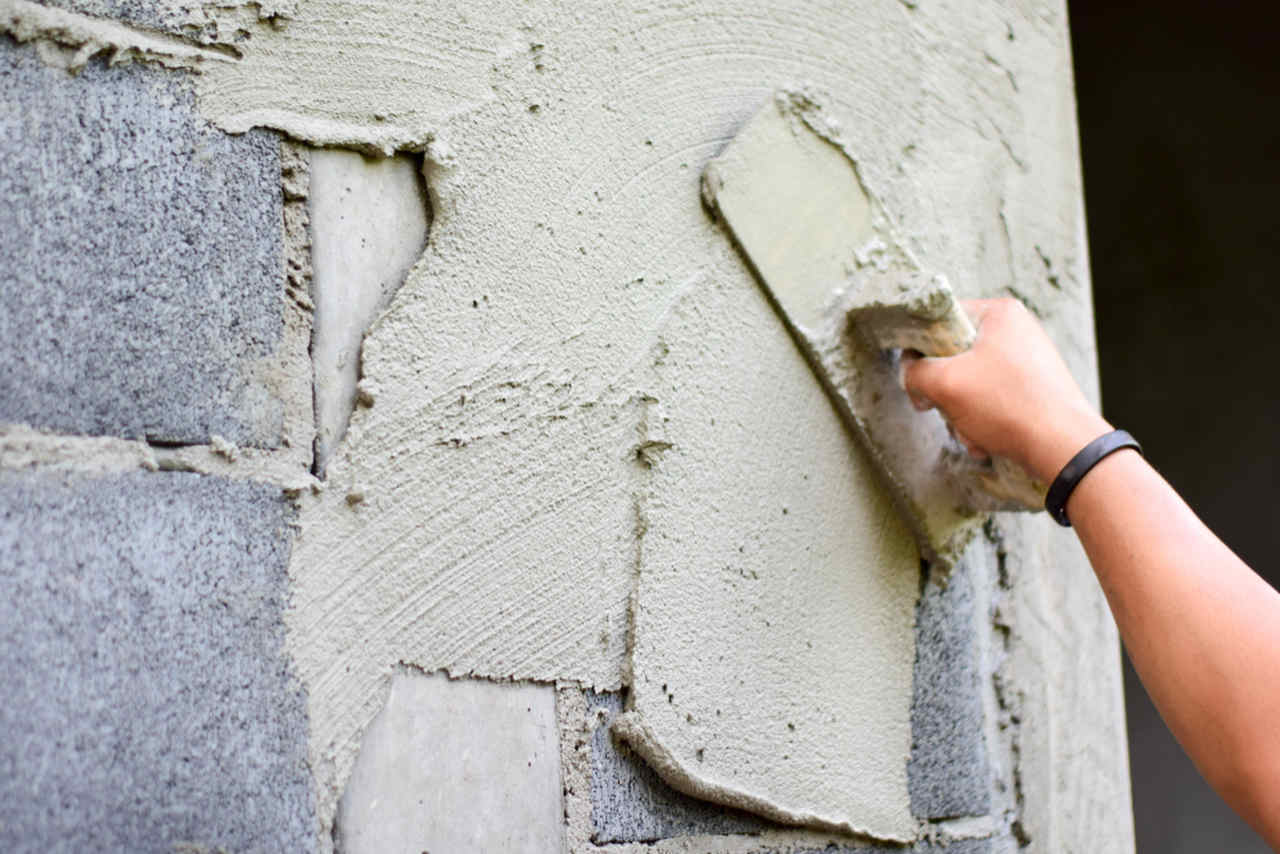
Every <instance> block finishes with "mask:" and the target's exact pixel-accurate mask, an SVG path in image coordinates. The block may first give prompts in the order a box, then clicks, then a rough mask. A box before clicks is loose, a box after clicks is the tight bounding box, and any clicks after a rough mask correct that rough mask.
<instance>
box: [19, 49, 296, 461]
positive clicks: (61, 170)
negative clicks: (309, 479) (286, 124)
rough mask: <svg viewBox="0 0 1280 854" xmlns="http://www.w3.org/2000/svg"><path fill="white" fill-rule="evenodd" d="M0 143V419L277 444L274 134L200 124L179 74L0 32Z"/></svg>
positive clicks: (279, 266) (281, 321) (279, 304)
mask: <svg viewBox="0 0 1280 854" xmlns="http://www.w3.org/2000/svg"><path fill="white" fill-rule="evenodd" d="M0 151H2V155H3V156H0V196H2V197H3V198H5V199H10V200H15V199H17V200H22V202H21V203H20V204H7V205H4V206H3V208H0V232H3V233H4V235H5V240H4V241H3V243H0V360H2V361H3V362H4V364H5V370H4V371H3V372H0V421H9V422H19V423H26V424H29V425H31V426H33V427H36V428H40V429H45V430H50V431H55V432H63V433H81V434H89V435H109V436H120V437H126V438H146V439H151V440H155V441H159V442H164V443H205V442H208V441H209V440H210V437H211V436H213V435H215V434H216V435H221V436H224V437H226V438H227V439H228V440H231V441H234V442H236V443H237V444H240V445H243V446H255V447H276V446H277V445H279V444H280V442H281V438H282V435H283V434H284V431H285V422H286V417H287V416H286V412H285V410H286V407H287V403H286V401H287V400H289V399H290V398H289V393H288V392H287V391H285V389H286V387H288V386H289V385H290V378H288V377H281V376H279V374H280V371H279V370H277V368H278V366H279V365H278V363H279V362H280V360H281V358H282V357H281V355H280V354H281V350H282V347H283V346H284V342H285V341H286V340H287V337H286V335H285V301H284V297H283V276H284V270H283V260H282V250H281V242H282V227H281V191H280V142H279V138H278V137H277V136H276V135H275V134H272V133H268V132H264V131H252V132H250V133H247V134H245V135H243V136H234V137H233V136H229V135H227V134H225V133H223V132H222V131H220V130H218V129H217V128H215V127H213V126H212V125H210V124H208V122H206V121H205V120H204V119H203V118H201V117H200V116H199V115H197V113H196V111H195V105H194V98H193V95H192V92H191V82H190V80H189V79H188V78H187V77H186V76H185V75H182V74H173V73H168V72H163V71H156V70H151V69H146V68H142V67H138V66H126V67H119V68H107V67H105V66H104V65H102V64H100V63H96V62H95V63H91V64H90V65H89V66H88V67H87V68H85V69H84V71H83V72H81V73H80V74H79V75H77V76H73V75H71V74H68V73H67V72H65V71H63V70H60V69H57V68H51V67H49V66H46V65H44V64H43V63H42V62H41V61H40V60H39V59H38V58H37V57H36V55H35V52H34V50H33V49H32V48H29V47H17V46H14V44H13V43H12V42H0Z"/></svg>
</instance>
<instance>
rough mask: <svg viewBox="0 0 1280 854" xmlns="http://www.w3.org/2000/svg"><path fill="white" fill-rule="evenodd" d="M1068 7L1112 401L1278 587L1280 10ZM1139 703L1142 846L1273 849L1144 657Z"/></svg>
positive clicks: (1171, 850) (1135, 709) (1136, 739)
mask: <svg viewBox="0 0 1280 854" xmlns="http://www.w3.org/2000/svg"><path fill="white" fill-rule="evenodd" d="M1070 13H1071V29H1072V46H1073V51H1074V54H1075V72H1076V86H1077V97H1078V101H1079V115H1080V135H1081V142H1082V147H1083V156H1084V185H1085V202H1086V210H1087V215H1088V220H1089V242H1090V256H1091V260H1092V266H1093V287H1094V299H1095V303H1096V312H1097V325H1098V347H1099V354H1100V361H1101V372H1102V400H1103V408H1104V410H1105V413H1106V415H1107V417H1108V418H1109V419H1110V420H1111V421H1112V422H1113V423H1114V424H1115V425H1116V426H1118V427H1124V428H1125V429H1127V430H1129V431H1130V432H1132V433H1133V434H1134V435H1135V436H1136V437H1138V439H1139V441H1141V442H1142V443H1143V445H1144V447H1145V450H1146V453H1147V457H1148V459H1150V460H1151V462H1152V463H1153V464H1154V465H1155V466H1156V468H1158V469H1159V470H1160V471H1161V472H1162V473H1163V474H1164V476H1165V477H1166V478H1168V479H1169V481H1170V482H1171V483H1172V484H1173V485H1174V487H1175V488H1177V489H1178V491H1179V492H1181V493H1182V495H1183V497H1184V498H1186V499H1187V501H1188V502H1189V503H1190V504H1191V506H1192V507H1193V508H1194V509H1195V510H1196V512H1197V513H1199V514H1200V516H1201V518H1203V519H1204V520H1205V521H1206V522H1207V523H1208V524H1209V526H1210V527H1211V528H1213V530H1214V531H1216V532H1217V533H1218V535H1219V536H1221V537H1222V539H1223V540H1225V541H1226V543H1227V545H1229V546H1230V547H1231V548H1232V549H1234V550H1235V552H1236V553H1237V554H1239V555H1240V556H1241V557H1242V558H1243V559H1244V560H1245V561H1246V562H1248V563H1249V565H1250V566H1252V567H1254V568H1255V569H1256V570H1258V571H1259V572H1260V573H1261V574H1262V575H1263V576H1265V577H1266V578H1267V579H1268V580H1269V581H1270V582H1271V583H1272V584H1273V585H1277V586H1280V584H1278V582H1280V562H1277V560H1276V557H1275V556H1276V555H1277V553H1280V512H1278V510H1280V498H1278V496H1277V488H1278V487H1280V380H1277V378H1276V376H1277V375H1276V370H1277V368H1280V355H1278V349H1280V348H1278V345H1280V275H1278V271H1280V241H1277V240H1276V237H1275V232H1276V226H1277V221H1278V220H1280V162H1278V161H1280V121H1278V117H1280V59H1277V56H1280V12H1277V11H1276V9H1275V7H1272V6H1263V5H1261V4H1257V3H1225V4H1223V3H1216V4H1215V3H1203V2H1196V3H1191V2H1184V1H1183V0H1164V2H1151V0H1144V2H1134V3H1123V2H1122V3H1111V2H1106V0H1092V2H1072V3H1070ZM1272 678H1274V675H1273V677H1272ZM1125 697H1126V703H1127V706H1128V716H1129V749H1130V762H1131V765H1132V773H1133V801H1134V803H1133V806H1134V816H1135V823H1136V826H1137V833H1138V851H1139V854H1155V853H1156V852H1161V854H1164V853H1165V852H1168V854H1182V852H1197V854H1200V852H1206V851H1213V852H1250V854H1251V852H1260V854H1266V852H1267V851H1268V850H1269V849H1268V848H1267V847H1266V846H1265V845H1264V844H1263V842H1262V840H1261V839H1260V838H1259V837H1258V836H1256V835H1255V834H1253V833H1252V831H1250V830H1249V828H1248V827H1247V826H1246V825H1245V824H1244V823H1243V822H1242V821H1241V820H1240V819H1238V818H1236V817H1235V815H1234V814H1233V813H1232V812H1231V810H1230V809H1229V808H1228V807H1227V806H1226V805H1225V804H1224V803H1223V802H1222V801H1221V800H1220V799H1219V798H1218V797H1217V795H1215V794H1214V793H1213V792H1212V790H1210V789H1209V787H1208V786H1207V785H1206V784H1205V783H1204V782H1202V781H1201V779H1200V777H1199V775H1198V774H1197V773H1196V771H1195V768H1194V767H1193V766H1192V764H1191V762H1190V761H1189V760H1188V759H1187V758H1186V757H1185V756H1184V755H1183V753H1182V751H1181V749H1180V748H1179V747H1178V745H1177V743H1176V742H1175V741H1174V740H1173V737H1172V736H1171V735H1169V733H1168V731H1167V730H1166V729H1165V727H1164V724H1163V723H1162V722H1161V721H1160V718H1159V716H1158V715H1157V714H1156V712H1155V710H1154V708H1153V707H1152V706H1151V702H1150V700H1149V699H1147V696H1146V694H1145V693H1144V692H1143V690H1142V686H1141V685H1140V684H1139V682H1138V680H1137V678H1136V677H1135V676H1134V674H1133V671H1132V669H1130V668H1129V667H1128V662H1127V661H1126V672H1125ZM1276 725H1277V726H1280V721H1277V724H1276Z"/></svg>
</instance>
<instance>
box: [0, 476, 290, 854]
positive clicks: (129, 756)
mask: <svg viewBox="0 0 1280 854" xmlns="http://www.w3.org/2000/svg"><path fill="white" fill-rule="evenodd" d="M291 514H292V510H291V508H290V507H289V506H288V504H287V503H286V502H285V501H284V500H283V499H282V497H281V495H280V493H279V490H278V489H276V488H273V487H269V486H264V485H259V484H253V483H249V482H244V481H227V480H221V479H217V478H212V477H204V476H200V475H195V474H178V473H174V474H163V473H137V474H133V473H130V474H123V475H111V476H103V477H99V478H90V477H83V476H78V477H72V476H65V475H58V474H47V473H30V472H23V473H17V472H9V473H0V680H3V684H4V686H5V697H4V702H3V703H0V733H4V738H3V739H0V850H3V851H6V852H60V851H68V852H70V851H131V852H165V854H171V852H173V851H175V850H183V849H181V848H180V847H179V846H181V845H183V844H189V845H191V846H203V848H193V849H192V850H202V851H204V850H207V851H215V850H220V848H221V849H225V850H227V851H236V852H251V851H254V852H256V851H309V850H313V849H314V847H315V846H314V833H313V826H314V822H315V816H314V804H313V796H312V791H311V783H310V776H309V771H308V766H307V717H306V707H305V704H304V697H303V695H302V692H301V689H300V687H299V685H298V683H297V681H296V679H295V678H294V676H293V675H292V673H291V670H290V666H289V664H288V663H287V661H286V659H285V657H284V653H283V643H284V625H283V622H282V619H281V614H282V611H283V609H284V607H285V604H286V600H287V574H286V572H287V563H288V559H289V550H290V532H289V524H290V521H291Z"/></svg>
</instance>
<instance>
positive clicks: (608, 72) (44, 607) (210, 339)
mask: <svg viewBox="0 0 1280 854" xmlns="http://www.w3.org/2000/svg"><path fill="white" fill-rule="evenodd" d="M0 24H3V28H4V29H5V31H6V32H7V33H8V35H6V36H4V37H3V38H4V41H3V42H2V43H0V79H2V80H3V83H4V85H3V86H2V87H0V99H2V100H3V105H4V109H3V110H0V153H2V154H3V156H2V157H0V188H2V189H3V190H4V191H5V195H6V197H7V198H10V199H15V200H18V202H19V203H17V204H12V205H10V206H9V207H8V208H6V209H5V211H4V212H3V213H0V222H3V224H4V230H5V234H6V237H7V238H8V239H7V240H6V242H5V245H4V248H3V249H0V252H3V253H4V260H5V262H6V263H5V264H4V265H3V273H2V274H0V275H2V278H0V282H3V286H2V287H0V308H3V311H2V312H0V332H2V333H3V334H2V335H0V349H2V350H3V352H4V355H5V361H6V364H7V365H9V366H10V369H9V370H8V371H6V372H5V373H4V374H3V375H0V392H2V393H0V425H2V426H0V555H2V556H3V560H0V585H2V586H3V587H4V590H5V592H6V594H7V595H6V596H4V597H3V599H4V601H5V602H6V603H7V604H6V605H5V606H4V607H5V608H7V614H6V617H5V619H4V620H3V621H2V625H3V627H4V628H3V635H0V672H2V673H4V675H5V678H6V680H7V681H8V683H9V684H11V685H16V686H18V687H17V690H16V692H15V693H14V700H13V701H12V702H11V703H10V704H8V705H7V706H6V709H5V711H4V712H3V713H0V714H3V715H4V718H3V720H4V731H5V732H6V733H9V734H12V735H13V736H14V737H12V738H9V739H6V740H5V742H4V746H3V747H0V769H2V770H4V771H5V772H6V773H5V774H4V777H5V779H6V780H8V781H9V782H8V783H7V784H5V785H7V787H8V788H7V789H6V791H5V795H6V797H5V798H4V799H3V801H2V804H3V805H2V806H0V842H2V843H3V847H4V848H5V849H6V850H15V851H24V850H30V851H37V850H38V851H50V850H79V849H82V848H85V847H102V848H107V849H112V848H127V849H129V850H139V851H149V850H154V851H173V850H187V851H197V850H199V851H213V850H228V851H273V850H316V851H332V850H338V851H350V852H354V851H365V850H369V851H399V850H403V851H422V850H430V851H433V852H435V851H555V850H565V851H571V852H587V851H591V852H626V851H641V850H643V851H649V852H661V851H708V852H710V851H724V852H742V854H746V852H761V854H763V852H784V851H790V852H799V851H817V850H839V851H852V850H903V849H904V848H906V849H909V850H916V851H920V852H943V851H946V852H952V854H964V853H965V852H1003V851H1013V850H1018V849H1021V848H1029V849H1031V850H1033V851H1043V852H1060V851H1091V852H1092V851H1107V852H1109V851H1120V852H1123V851H1130V850H1132V847H1133V840H1132V826H1131V824H1132V823H1131V818H1130V807H1129V795H1128V771H1127V763H1126V754H1125V746H1124V738H1123V736H1124V727H1123V706H1122V700H1121V683H1120V671H1119V659H1118V648H1117V641H1116V637H1115V631H1114V627H1113V626H1112V624H1111V621H1110V618H1109V616H1108V614H1107V611H1106V608H1105V604H1104V603H1103V601H1102V598H1101V596H1100V593H1099V591H1098V590H1097V588H1096V585H1095V584H1094V582H1093V580H1092V576H1091V574H1090V572H1089V570H1088V567H1087V565H1086V563H1085V561H1084V558H1083V555H1082V553H1081V552H1080V550H1079V547H1078V545H1077V544H1076V543H1075V541H1074V539H1073V538H1072V537H1071V535H1070V534H1069V533H1067V532H1063V531H1060V530H1058V529H1057V528H1056V527H1055V526H1053V525H1052V524H1051V523H1050V522H1049V520H1047V519H1046V518H1044V517H1043V516H1042V515H1040V516H1014V515H1001V516H998V517H996V518H993V519H992V520H991V521H990V522H989V523H988V524H987V525H986V526H985V527H984V528H983V529H982V534H981V536H979V537H978V538H977V539H975V540H974V541H973V542H972V543H971V544H970V546H969V548H968V551H967V552H965V556H964V558H963V560H962V561H960V564H959V565H958V566H957V567H956V568H955V569H954V570H953V571H952V572H951V573H950V574H949V575H945V574H943V573H942V572H940V571H938V570H937V569H936V568H934V569H930V568H929V567H927V566H921V564H920V561H919V559H918V555H917V554H916V553H915V552H914V551H913V550H912V548H911V545H910V543H911V541H910V538H909V536H908V534H907V533H906V530H905V528H904V526H903V525H902V523H901V522H900V521H899V520H898V519H897V518H896V517H895V515H894V514H893V512H892V510H891V509H890V508H889V505H888V503H887V501H886V499H885V497H884V495H883V493H882V492H880V490H879V487H878V486H877V483H876V481H875V479H874V474H873V472H872V471H871V468H870V466H869V464H868V462H867V461H866V459H865V458H864V457H863V456H862V455H861V452H860V451H859V449H858V448H857V446H856V444H855V443H854V442H853V440H852V439H851V438H850V437H849V436H848V435H847V434H846V433H845V432H844V431H843V427H842V425H841V424H840V423H839V421H838V419H837V418H836V417H835V416H834V414H833V413H832V411H831V409H830V405H829V403H828V401H827V400H826V399H825V397H824V396H823V393H822V391H821V389H820V388H819V387H818V385H817V383H816V381H815V380H814V379H813V377H812V375H811V374H810V373H809V372H808V368H807V366H806V365H805V363H804V361H803V360H802V359H801V358H800V355H799V353H798V352H797V351H796V350H795V348H794V345H793V344H792V342H791V340H790V339H789V338H788V336H787V335H786V333H785V331H784V330H783V329H782V327H781V325H780V324H779V323H778V320H777V317H776V315H775V314H774V313H773V310H772V309H771V307H770V306H769V304H768V302H767V300H766V299H765V298H764V296H763V294H762V292H761V291H760V289H759V287H758V285H757V284H756V283H755V282H754V281H753V279H752V277H751V275H750V273H749V272H748V270H747V268H746V266H745V265H744V263H743V261H742V259H741V258H740V257H739V256H738V255H737V254H736V252H735V251H734V250H733V248H732V246H731V245H730V243H729V241H728V240H727V238H726V236H725V234H724V232H723V230H722V229H721V228H720V227H719V226H718V225H717V224H716V223H715V222H714V221H712V220H711V219H710V218H709V217H708V216H707V214H706V212H705V211H704V210H703V209H702V207H701V204H700V202H699V198H698V176H699V174H700V172H701V167H702V164H703V163H705V162H706V160H707V159H708V158H710V157H712V156H714V155H715V154H716V153H717V151H719V149H720V148H721V147H723V145H724V143H725V141H726V140H727V139H728V138H729V137H730V136H731V135H732V134H733V132H734V130H735V128H737V127H739V126H740V125H741V124H742V123H743V122H744V121H745V120H746V119H747V118H748V117H749V116H750V115H751V114H752V112H753V111H754V110H755V109H756V108H758V107H759V106H760V104H761V103H762V102H764V101H765V99H766V98H767V97H768V96H769V93H770V92H771V91H772V90H773V89H774V88H776V87H779V86H791V85H797V84H805V85H807V86H809V87H810V88H811V91H813V92H815V93H818V95H817V97H820V98H822V99H823V103H824V109H825V110H826V111H827V114H828V115H829V116H830V117H831V118H832V119H834V120H838V121H839V122H840V125H841V128H842V138H843V139H844V140H845V142H844V143H843V144H844V146H845V149H844V150H845V153H846V154H847V155H848V156H849V157H850V158H852V159H854V160H855V161H856V162H857V166H858V170H859V175H860V176H861V177H862V179H863V180H864V182H865V184H866V186H867V190H868V193H869V194H870V195H872V196H873V197H874V198H875V201H876V204H877V206H878V207H879V208H882V209H883V210H884V211H885V212H886V216H887V217H888V222H889V225H888V226H887V227H891V228H892V229H893V233H894V235H895V239H897V240H899V241H900V242H901V244H902V246H904V247H905V249H904V251H905V252H907V253H909V254H910V255H911V256H912V257H913V258H914V259H915V261H916V262H917V263H919V265H920V266H922V267H925V268H929V269H936V270H944V271H946V272H947V273H948V275H949V276H950V277H951V279H952V281H953V283H955V285H956V287H957V290H959V291H960V292H961V294H962V295H963V296H971V295H986V294H997V293H1006V294H1014V295H1017V296H1019V297H1021V298H1023V299H1024V300H1025V301H1026V302H1027V303H1028V304H1029V305H1030V306H1031V307H1032V308H1033V309H1034V310H1035V311H1036V312H1037V313H1038V314H1039V315H1040V316H1041V317H1042V318H1043V320H1044V321H1045V323H1046V325H1047V326H1048V327H1049V329H1050V330H1051V332H1052V333H1053V334H1054V336H1055V338H1056V339H1057V340H1058V342H1059V344H1060V345H1061V347H1062V348H1063V350H1064V353H1065V355H1066V356H1067V358H1068V360H1069V362H1070V364H1071V365H1072V367H1073V369H1074V370H1075V371H1076V372H1077V375H1078V376H1079V378H1080V379H1081V380H1082V382H1084V383H1085V384H1086V386H1087V387H1088V388H1090V389H1092V390H1095V393H1096V376H1095V372H1096V368H1095V362H1094V351H1093V339H1092V331H1091V324H1090V295H1089V279H1088V269H1087V263H1086V261H1085V258H1086V255H1085V246H1084V238H1083V221H1082V214H1081V194H1080V179H1079V164H1078V154H1077V147H1076V137H1075V123H1074V101H1073V97H1072V88H1071V75H1070V64H1069V54H1068V48H1067V35H1066V20H1065V11H1064V10H1063V9H1062V7H1061V6H1060V5H1058V4H1048V5H1033V6H1026V7H1017V8H1008V9H1004V8H994V7H991V6H988V5H986V4H979V3H962V4H958V5H943V4H937V5H934V4H905V3H888V2H884V3H858V4H854V5H853V6H850V7H841V8H838V9H828V8H825V7H819V6H816V5H812V4H807V3H799V2H797V3H795V4H790V5H785V6H781V7H777V8H773V7H771V8H770V9H768V10H759V11H757V12H755V13H752V14H743V13H742V12H741V11H740V10H737V9H736V7H735V8H730V7H729V6H727V5H725V4H719V3H715V2H709V1H708V2H702V3H695V4H691V5H689V6H687V7H685V6H681V7H679V8H676V7H672V8H667V7H654V8H651V7H647V6H644V7H641V6H637V7H636V8H630V7H626V8H624V7H622V6H618V5H617V4H605V5H602V6H601V7H599V8H593V9H587V8H586V7H579V6H576V5H575V6H572V7H567V8H561V7H560V6H559V5H558V4H556V3H553V2H545V3H535V4H518V5H517V4H504V3H499V2H487V3H482V4H467V5H466V6H465V7H464V6H458V7H449V6H440V7H436V6H430V7H427V6H420V5H407V4H393V3H372V4H369V3H364V4H347V3H344V2H341V0H309V2H298V3H278V4H268V5H260V4H250V5H245V6H242V7H236V6H228V5H226V4H220V5H216V6H215V5H209V6H207V7H203V8H200V9H195V8H193V7H190V6H188V5H187V4H180V3H176V2H175V3H166V2H157V3H114V2H95V0H86V1H85V2H74V3H57V4H50V5H41V4H35V3H29V2H24V0H3V2H0ZM872 592H874V594H875V595H874V596H872V595H871V593H872ZM713 604H714V607H713ZM860 638H865V639H870V640H874V641H876V643H864V642H861V641H860V640H859V639H860ZM873 648H874V654H873V653H872V651H871V650H872V649H873ZM623 712H626V714H625V715H622V717H619V715H620V714H621V713H623ZM622 736H625V738H623V737H622ZM637 749H638V750H640V752H641V753H643V754H644V756H645V757H646V758H645V759H642V758H640V756H639V755H638V754H637V753H636V752H635V751H636V750H637Z"/></svg>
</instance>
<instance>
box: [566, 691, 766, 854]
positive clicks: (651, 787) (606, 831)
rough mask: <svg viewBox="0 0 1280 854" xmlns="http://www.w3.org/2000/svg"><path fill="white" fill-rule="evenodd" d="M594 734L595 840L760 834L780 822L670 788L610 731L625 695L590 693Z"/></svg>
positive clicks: (650, 840)
mask: <svg viewBox="0 0 1280 854" xmlns="http://www.w3.org/2000/svg"><path fill="white" fill-rule="evenodd" d="M587 708H588V709H589V710H591V712H592V713H593V714H594V715H595V716H596V717H595V718H594V720H593V726H594V729H593V731H592V734H591V820H592V825H593V828H594V833H593V835H592V841H593V842H595V843H597V844H604V843H608V842H653V841H656V840H659V839H667V838H669V837H673V836H689V835H693V834H724V833H759V832H760V831H762V830H766V829H768V828H771V827H776V826H777V825H775V824H773V823H771V822H769V821H766V820H765V819H763V818H760V817H759V816H756V815H752V814H751V813H747V812H742V811H740V810H735V809H730V808H729V807H722V806H720V805H718V804H712V803H709V802H707V801H701V800H698V799H696V798H691V797H689V796H688V795H684V794H682V793H680V792H677V791H676V790H674V789H672V788H671V787H670V786H668V785H667V784H666V783H664V782H663V781H662V779H661V778H659V777H658V775H657V774H656V773H654V771H653V769H651V768H650V767H649V766H648V765H647V764H645V762H644V760H642V759H640V757H638V756H636V755H635V754H634V753H632V751H631V750H630V749H629V748H628V747H627V746H626V745H625V744H623V743H621V742H619V741H617V740H616V739H614V738H613V737H612V736H611V735H610V733H609V725H610V724H611V723H612V721H613V718H614V716H616V715H617V714H619V713H620V712H621V711H622V695H621V694H595V693H592V692H587Z"/></svg>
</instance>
